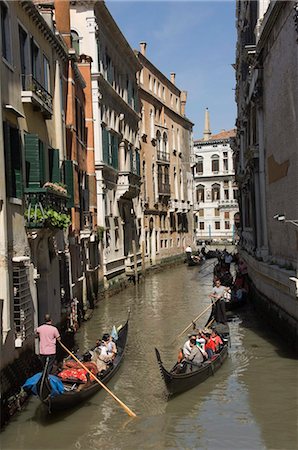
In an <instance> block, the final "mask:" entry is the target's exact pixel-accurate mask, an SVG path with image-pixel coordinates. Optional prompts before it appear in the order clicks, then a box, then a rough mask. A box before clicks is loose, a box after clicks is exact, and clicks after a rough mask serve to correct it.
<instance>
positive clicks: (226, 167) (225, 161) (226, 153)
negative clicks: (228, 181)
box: [223, 152, 229, 172]
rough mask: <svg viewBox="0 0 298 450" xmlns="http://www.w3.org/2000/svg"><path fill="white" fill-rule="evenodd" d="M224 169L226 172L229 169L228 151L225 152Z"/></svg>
mask: <svg viewBox="0 0 298 450" xmlns="http://www.w3.org/2000/svg"><path fill="white" fill-rule="evenodd" d="M223 170H224V172H228V170H229V160H228V152H223Z"/></svg>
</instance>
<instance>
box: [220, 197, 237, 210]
mask: <svg viewBox="0 0 298 450" xmlns="http://www.w3.org/2000/svg"><path fill="white" fill-rule="evenodd" d="M218 208H219V209H225V208H233V209H238V202H237V200H234V199H231V200H219V201H218Z"/></svg>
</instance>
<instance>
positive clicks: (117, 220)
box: [114, 217, 119, 250]
mask: <svg viewBox="0 0 298 450" xmlns="http://www.w3.org/2000/svg"><path fill="white" fill-rule="evenodd" d="M114 233H115V250H118V248H119V219H118V217H114Z"/></svg>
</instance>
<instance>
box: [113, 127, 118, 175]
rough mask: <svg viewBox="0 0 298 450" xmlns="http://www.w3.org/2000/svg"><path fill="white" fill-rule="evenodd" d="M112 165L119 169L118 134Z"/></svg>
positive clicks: (115, 137) (115, 139) (115, 140)
mask: <svg viewBox="0 0 298 450" xmlns="http://www.w3.org/2000/svg"><path fill="white" fill-rule="evenodd" d="M112 166H113V167H114V169H118V136H116V135H114V145H113V153H112Z"/></svg>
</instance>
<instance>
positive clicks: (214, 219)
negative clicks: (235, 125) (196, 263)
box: [193, 109, 239, 242]
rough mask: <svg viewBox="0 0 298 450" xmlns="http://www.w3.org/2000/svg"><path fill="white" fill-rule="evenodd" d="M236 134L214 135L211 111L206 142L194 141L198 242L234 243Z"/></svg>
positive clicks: (206, 130)
mask: <svg viewBox="0 0 298 450" xmlns="http://www.w3.org/2000/svg"><path fill="white" fill-rule="evenodd" d="M235 133H236V130H229V131H221V132H220V133H218V134H211V131H210V119H209V111H208V109H207V110H206V111H205V129H204V137H203V139H199V140H195V141H194V165H193V176H194V217H195V230H196V241H197V242H203V241H207V242H211V241H212V242H221V241H228V242H234V241H235V240H236V238H237V225H238V220H239V211H238V200H237V199H238V188H237V185H236V183H235V171H234V160H233V150H232V149H231V146H230V141H231V139H232V138H234V137H235Z"/></svg>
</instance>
